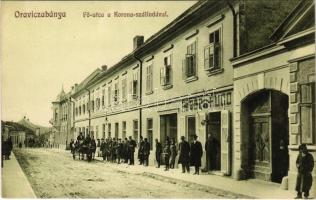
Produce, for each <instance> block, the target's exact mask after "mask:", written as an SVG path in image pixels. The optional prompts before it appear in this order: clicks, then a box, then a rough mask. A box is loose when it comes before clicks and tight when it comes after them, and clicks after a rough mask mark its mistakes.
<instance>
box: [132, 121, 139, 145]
mask: <svg viewBox="0 0 316 200" xmlns="http://www.w3.org/2000/svg"><path fill="white" fill-rule="evenodd" d="M133 137H134V140H135V141H136V142H137V143H138V120H133Z"/></svg>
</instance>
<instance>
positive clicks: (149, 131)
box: [147, 119, 154, 150]
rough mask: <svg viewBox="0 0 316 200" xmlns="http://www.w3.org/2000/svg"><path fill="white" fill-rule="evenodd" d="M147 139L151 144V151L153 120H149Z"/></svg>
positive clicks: (151, 147) (151, 146) (151, 145)
mask: <svg viewBox="0 0 316 200" xmlns="http://www.w3.org/2000/svg"><path fill="white" fill-rule="evenodd" d="M147 137H148V142H149V144H150V150H152V149H153V142H154V141H153V119H147Z"/></svg>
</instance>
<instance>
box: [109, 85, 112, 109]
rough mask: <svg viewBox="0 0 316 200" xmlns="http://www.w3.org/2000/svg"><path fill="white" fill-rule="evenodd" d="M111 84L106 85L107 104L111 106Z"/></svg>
mask: <svg viewBox="0 0 316 200" xmlns="http://www.w3.org/2000/svg"><path fill="white" fill-rule="evenodd" d="M111 90H112V89H111V86H109V87H108V105H109V106H111V98H112V94H111V93H112V91H111Z"/></svg>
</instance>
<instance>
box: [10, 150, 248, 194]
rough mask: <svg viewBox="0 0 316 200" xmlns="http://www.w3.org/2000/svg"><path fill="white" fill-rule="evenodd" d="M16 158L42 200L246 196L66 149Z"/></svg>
mask: <svg viewBox="0 0 316 200" xmlns="http://www.w3.org/2000/svg"><path fill="white" fill-rule="evenodd" d="M15 155H16V157H17V159H18V161H19V163H20V165H21V167H22V169H23V170H24V172H25V173H26V175H27V177H28V180H29V181H30V183H31V186H32V188H33V189H34V191H35V193H36V195H37V196H38V197H41V198H238V197H239V198H242V197H243V196H238V195H235V194H231V193H228V192H220V191H218V190H216V189H212V188H206V187H202V186H201V185H198V184H194V183H189V184H188V183H186V182H181V181H180V180H173V179H169V178H164V177H161V176H157V175H153V174H148V173H145V172H142V170H131V168H134V169H141V168H143V166H138V165H135V166H127V165H123V164H121V165H120V166H118V165H117V164H112V163H103V162H99V161H92V162H90V163H88V162H87V161H82V160H80V161H79V160H73V159H72V157H71V154H70V153H69V152H66V151H62V150H55V149H22V150H19V149H17V150H15ZM123 166H124V167H123ZM161 170H162V169H161ZM188 176H191V175H189V174H188Z"/></svg>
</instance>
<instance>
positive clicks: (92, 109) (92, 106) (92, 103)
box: [91, 100, 94, 112]
mask: <svg viewBox="0 0 316 200" xmlns="http://www.w3.org/2000/svg"><path fill="white" fill-rule="evenodd" d="M91 111H92V112H93V111H94V100H92V101H91Z"/></svg>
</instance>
